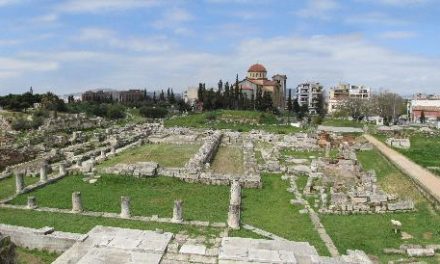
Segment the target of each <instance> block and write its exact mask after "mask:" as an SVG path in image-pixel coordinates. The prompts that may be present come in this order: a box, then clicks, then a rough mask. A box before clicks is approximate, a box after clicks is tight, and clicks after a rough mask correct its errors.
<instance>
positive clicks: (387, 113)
mask: <svg viewBox="0 0 440 264" xmlns="http://www.w3.org/2000/svg"><path fill="white" fill-rule="evenodd" d="M373 104H374V112H375V113H376V114H377V115H379V116H380V117H382V118H383V119H384V123H385V124H396V123H397V120H398V118H399V116H400V115H401V114H403V112H404V111H403V106H404V104H405V102H404V100H403V98H402V97H401V96H400V95H398V94H396V93H393V92H389V91H381V92H380V93H378V94H376V95H374V96H373Z"/></svg>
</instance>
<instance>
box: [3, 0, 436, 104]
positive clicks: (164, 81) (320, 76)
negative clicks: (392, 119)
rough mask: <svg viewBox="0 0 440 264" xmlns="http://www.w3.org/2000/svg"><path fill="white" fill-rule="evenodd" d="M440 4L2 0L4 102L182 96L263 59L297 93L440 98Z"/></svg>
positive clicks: (427, 0) (424, 0) (400, 0)
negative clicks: (132, 93)
mask: <svg viewBox="0 0 440 264" xmlns="http://www.w3.org/2000/svg"><path fill="white" fill-rule="evenodd" d="M439 13H440V1H439V0H0V28H1V29H0V94H7V93H22V92H24V91H26V90H28V89H29V87H30V86H32V87H33V88H34V91H36V92H46V91H53V92H55V93H57V94H61V95H64V94H69V93H76V92H81V91H84V90H87V89H97V88H113V89H131V88H141V89H144V88H145V89H147V90H154V89H166V88H168V87H172V88H173V89H174V90H175V91H183V90H184V89H186V88H187V87H188V86H196V85H197V84H198V83H199V82H206V83H207V85H212V86H215V85H216V83H217V82H218V80H219V79H223V80H224V81H234V80H235V75H236V74H238V75H239V77H240V78H243V77H244V76H245V74H246V71H247V68H248V67H249V66H250V65H251V64H253V63H256V62H260V63H262V64H264V65H265V66H266V68H267V69H268V74H269V75H273V74H276V73H282V74H286V75H287V77H288V87H289V88H294V87H296V86H297V84H298V83H300V82H303V81H319V82H321V83H323V84H324V86H325V87H326V88H328V87H330V86H332V85H335V84H337V83H338V82H351V83H354V84H365V85H368V86H371V87H372V88H374V89H376V90H379V89H388V90H392V91H396V92H400V93H402V94H404V95H410V94H412V93H415V92H426V93H440V49H439V46H440V45H439V44H440V34H439V33H438V32H439V28H440V18H439V17H438V14H439Z"/></svg>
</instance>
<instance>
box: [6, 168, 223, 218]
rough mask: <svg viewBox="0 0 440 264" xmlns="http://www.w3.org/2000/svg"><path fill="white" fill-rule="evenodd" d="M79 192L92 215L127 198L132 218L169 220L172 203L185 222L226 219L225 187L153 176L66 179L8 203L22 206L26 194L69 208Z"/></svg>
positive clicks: (44, 203)
mask: <svg viewBox="0 0 440 264" xmlns="http://www.w3.org/2000/svg"><path fill="white" fill-rule="evenodd" d="M75 191H80V192H81V196H82V201H83V206H84V209H85V210H87V211H96V212H114V213H118V212H120V197H121V196H129V197H130V198H131V209H132V214H133V215H143V216H151V215H156V214H157V215H159V216H160V217H171V216H172V210H173V204H174V200H176V199H182V200H183V201H184V209H183V212H184V218H185V219H186V220H203V221H220V222H224V221H225V220H226V218H227V213H228V204H229V196H228V195H229V188H228V187H227V186H214V185H203V184H195V183H194V184H193V183H185V182H183V181H180V180H178V179H175V178H168V177H155V178H146V179H136V178H133V177H124V176H117V175H103V176H102V177H101V179H99V180H98V182H96V183H94V184H90V183H85V182H84V181H83V180H82V176H69V177H66V178H64V179H62V180H60V181H58V182H57V183H55V184H51V185H48V186H46V187H45V188H42V189H39V190H36V191H34V192H32V193H30V194H24V195H20V196H18V197H17V198H16V199H14V200H13V201H11V203H12V204H20V205H24V204H26V201H27V196H28V195H34V196H35V197H36V198H37V203H38V205H39V206H43V207H53V208H62V209H69V208H72V207H71V206H72V202H71V196H72V192H75Z"/></svg>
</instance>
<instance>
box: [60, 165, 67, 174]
mask: <svg viewBox="0 0 440 264" xmlns="http://www.w3.org/2000/svg"><path fill="white" fill-rule="evenodd" d="M66 174H67V172H66V165H65V164H64V162H61V163H60V176H64V175H66Z"/></svg>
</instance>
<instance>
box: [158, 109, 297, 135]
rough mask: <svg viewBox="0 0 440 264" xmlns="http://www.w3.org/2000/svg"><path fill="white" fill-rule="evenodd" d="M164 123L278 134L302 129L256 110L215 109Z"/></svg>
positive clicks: (167, 125) (171, 119) (169, 125)
mask: <svg viewBox="0 0 440 264" xmlns="http://www.w3.org/2000/svg"><path fill="white" fill-rule="evenodd" d="M164 124H165V126H166V127H174V126H180V127H196V128H212V129H231V130H235V131H240V132H248V131H251V130H252V129H259V130H265V131H267V132H272V133H278V134H288V133H295V132H299V131H302V129H300V128H296V127H292V126H288V125H283V124H278V121H277V119H276V117H275V116H274V115H273V114H271V113H262V112H257V111H234V110H217V111H212V112H203V113H196V114H190V115H188V116H182V117H173V118H170V119H167V120H165V123H164Z"/></svg>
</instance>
